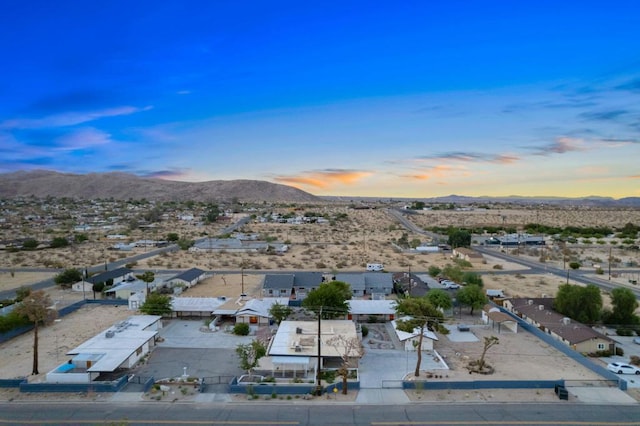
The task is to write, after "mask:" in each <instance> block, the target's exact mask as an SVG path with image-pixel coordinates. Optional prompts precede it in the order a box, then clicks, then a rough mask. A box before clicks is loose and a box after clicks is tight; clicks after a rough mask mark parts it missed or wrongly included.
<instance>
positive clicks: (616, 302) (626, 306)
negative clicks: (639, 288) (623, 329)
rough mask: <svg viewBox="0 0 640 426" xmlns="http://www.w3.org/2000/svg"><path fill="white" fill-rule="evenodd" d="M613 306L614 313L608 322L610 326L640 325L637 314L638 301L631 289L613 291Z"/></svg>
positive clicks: (619, 288)
mask: <svg viewBox="0 0 640 426" xmlns="http://www.w3.org/2000/svg"><path fill="white" fill-rule="evenodd" d="M611 305H613V311H612V313H611V316H610V319H609V320H608V321H607V322H608V323H609V324H617V325H624V326H634V325H637V324H638V323H640V320H639V318H638V316H637V315H636V314H635V310H636V309H637V308H638V300H637V299H636V296H635V295H634V294H633V292H632V291H631V290H630V289H628V288H623V287H617V288H615V289H613V290H612V291H611Z"/></svg>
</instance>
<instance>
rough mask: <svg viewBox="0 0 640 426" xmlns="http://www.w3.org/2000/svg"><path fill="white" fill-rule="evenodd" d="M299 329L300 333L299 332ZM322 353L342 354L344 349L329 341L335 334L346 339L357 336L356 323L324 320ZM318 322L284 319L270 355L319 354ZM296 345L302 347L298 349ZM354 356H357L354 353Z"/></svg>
mask: <svg viewBox="0 0 640 426" xmlns="http://www.w3.org/2000/svg"><path fill="white" fill-rule="evenodd" d="M298 329H299V330H300V333H298V332H297V331H298ZM320 330H321V336H320V339H321V340H322V347H321V355H322V356H325V357H339V356H342V353H341V352H343V351H344V349H341V348H339V347H336V345H330V344H328V343H327V342H328V341H329V340H331V339H332V338H333V337H335V336H342V337H344V338H345V339H351V338H354V337H355V338H357V336H358V334H357V332H356V325H355V323H354V322H353V321H347V320H322V322H321V326H320ZM317 344H318V322H317V321H282V322H281V323H280V326H279V327H278V331H277V333H276V335H275V336H274V337H273V341H272V343H271V348H270V349H269V355H270V356H274V355H281V356H302V357H305V356H317V354H318V346H317ZM296 346H298V347H299V348H300V350H299V351H296ZM353 356H356V354H355V353H354V354H353Z"/></svg>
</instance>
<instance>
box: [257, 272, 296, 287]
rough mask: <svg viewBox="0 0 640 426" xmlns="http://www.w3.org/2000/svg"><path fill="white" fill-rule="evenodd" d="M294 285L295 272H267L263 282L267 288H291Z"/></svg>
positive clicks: (263, 285)
mask: <svg viewBox="0 0 640 426" xmlns="http://www.w3.org/2000/svg"><path fill="white" fill-rule="evenodd" d="M292 287H293V274H266V275H265V276H264V281H263V282H262V288H266V289H291V288H292Z"/></svg>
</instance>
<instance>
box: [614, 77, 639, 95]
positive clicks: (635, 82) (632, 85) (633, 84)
mask: <svg viewBox="0 0 640 426" xmlns="http://www.w3.org/2000/svg"><path fill="white" fill-rule="evenodd" d="M615 88H616V89H618V90H628V91H630V92H640V78H635V79H632V80H629V81H627V82H625V83H622V84H620V85H618V86H616V87H615Z"/></svg>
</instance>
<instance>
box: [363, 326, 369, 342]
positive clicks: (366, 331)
mask: <svg viewBox="0 0 640 426" xmlns="http://www.w3.org/2000/svg"><path fill="white" fill-rule="evenodd" d="M368 334H369V328H368V327H367V326H366V325H363V326H362V338H363V339H364V338H365V337H367V335H368Z"/></svg>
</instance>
